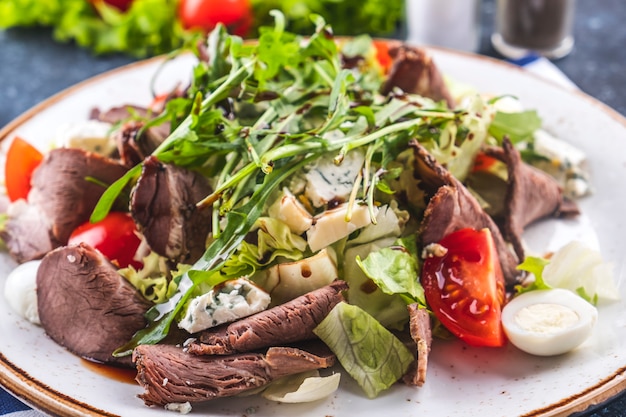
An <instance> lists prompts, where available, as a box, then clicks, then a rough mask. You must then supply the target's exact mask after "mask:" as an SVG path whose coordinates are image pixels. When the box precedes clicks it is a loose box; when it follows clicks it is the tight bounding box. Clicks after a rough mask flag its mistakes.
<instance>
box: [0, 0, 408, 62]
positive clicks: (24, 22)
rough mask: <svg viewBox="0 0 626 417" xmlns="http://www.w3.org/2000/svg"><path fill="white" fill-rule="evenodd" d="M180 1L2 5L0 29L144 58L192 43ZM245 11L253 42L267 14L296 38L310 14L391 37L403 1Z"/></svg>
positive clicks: (38, 0)
mask: <svg viewBox="0 0 626 417" xmlns="http://www.w3.org/2000/svg"><path fill="white" fill-rule="evenodd" d="M179 1H180V0H129V1H128V3H130V5H129V7H128V9H127V10H126V11H121V10H119V9H118V8H116V7H114V6H111V5H110V4H109V3H114V2H112V1H110V0H109V1H106V0H2V1H0V29H7V28H13V27H35V26H39V27H50V28H52V35H53V37H54V39H55V40H57V41H59V42H70V41H73V42H75V43H76V44H77V45H79V46H81V47H85V48H89V49H91V50H92V51H93V52H94V53H96V54H106V53H120V52H121V53H125V54H129V55H132V56H135V57H146V56H151V55H158V54H163V53H167V52H169V51H172V50H174V49H176V48H179V47H181V46H183V45H185V44H186V43H188V42H193V40H194V39H195V36H194V35H195V33H193V32H192V31H188V30H185V29H184V27H183V25H182V24H181V21H180V18H179V16H178V14H179V12H178V6H179ZM222 7H228V6H227V5H224V6H222ZM250 9H251V10H250V13H251V15H252V29H251V30H250V33H249V34H248V37H250V38H254V37H257V36H258V28H259V27H261V26H265V25H268V24H270V25H271V24H272V22H273V19H272V17H271V16H270V14H269V11H270V10H272V9H277V10H280V11H281V12H282V13H283V14H284V15H285V17H286V20H287V23H286V25H287V27H286V28H287V30H290V31H292V32H295V33H310V32H311V30H312V28H313V27H314V23H313V22H312V21H311V19H310V17H309V16H310V15H311V14H318V15H321V16H324V18H325V19H326V21H327V22H328V23H330V24H331V25H332V27H333V30H334V32H335V35H356V34H360V33H368V34H370V35H374V36H393V35H394V33H396V32H397V31H398V29H399V28H400V25H401V23H402V21H403V19H404V2H403V1H402V0H387V1H384V2H383V1H382V0H365V1H361V0H289V1H277V0H270V1H265V0H250ZM348 16H349V17H350V18H349V19H348V18H347V17H348Z"/></svg>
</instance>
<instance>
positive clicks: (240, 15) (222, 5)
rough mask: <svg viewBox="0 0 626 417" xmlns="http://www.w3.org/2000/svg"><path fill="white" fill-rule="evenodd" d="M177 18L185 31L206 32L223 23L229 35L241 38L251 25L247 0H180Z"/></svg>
mask: <svg viewBox="0 0 626 417" xmlns="http://www.w3.org/2000/svg"><path fill="white" fill-rule="evenodd" d="M178 17H179V18H180V21H181V22H182V24H183V26H184V27H185V29H200V30H202V31H204V32H208V31H210V30H212V29H213V28H214V27H215V26H216V25H217V24H218V23H223V24H224V25H225V26H226V27H227V28H228V31H229V33H231V34H234V35H238V36H242V37H243V36H246V35H247V34H248V32H249V30H250V27H251V25H252V12H251V7H250V3H249V1H248V0H181V2H180V5H179V8H178Z"/></svg>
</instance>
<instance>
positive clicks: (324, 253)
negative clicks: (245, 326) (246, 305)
mask: <svg viewBox="0 0 626 417" xmlns="http://www.w3.org/2000/svg"><path fill="white" fill-rule="evenodd" d="M266 273H267V275H266V281H265V284H264V285H263V286H264V288H265V289H266V290H267V291H269V293H270V294H271V296H272V303H273V304H282V303H284V302H287V301H289V300H293V299H294V298H296V297H298V296H300V295H303V294H306V293H308V292H310V291H313V290H316V289H318V288H321V287H323V286H325V285H328V284H330V283H331V282H333V281H334V280H336V279H337V278H338V277H339V272H338V271H337V261H336V259H335V253H334V252H333V250H332V249H331V248H325V249H322V250H321V251H319V252H318V253H316V254H315V255H313V256H311V257H310V258H305V259H301V260H299V261H295V262H286V263H282V264H278V265H274V266H272V267H271V268H269V269H268V270H267V272H266Z"/></svg>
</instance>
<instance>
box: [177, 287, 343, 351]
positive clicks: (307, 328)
mask: <svg viewBox="0 0 626 417" xmlns="http://www.w3.org/2000/svg"><path fill="white" fill-rule="evenodd" d="M346 289H348V284H346V283H345V282H344V281H335V282H333V283H331V284H330V285H327V286H325V287H322V288H320V289H317V290H314V291H311V292H309V293H307V294H304V295H302V296H300V297H298V298H295V299H293V300H291V301H289V302H287V303H285V304H281V305H279V306H276V307H273V308H271V309H269V310H265V311H262V312H260V313H257V314H253V315H252V316H248V317H246V318H244V319H241V320H238V321H236V322H234V323H231V324H228V325H224V326H220V327H217V328H215V329H209V330H205V331H204V332H202V333H200V335H199V337H198V339H195V340H193V341H191V342H190V343H189V344H188V345H187V350H188V351H189V352H191V353H194V354H198V355H228V354H231V353H236V352H250V351H253V350H256V349H260V348H264V347H268V346H277V345H279V344H284V343H292V342H298V341H302V340H308V339H313V338H315V335H314V334H313V329H314V328H315V327H317V325H318V324H319V323H320V322H321V321H322V320H323V319H324V318H325V317H326V316H327V315H328V312H330V310H332V308H333V307H334V306H335V305H337V304H338V303H339V302H340V301H343V296H342V294H341V292H342V291H344V290H346Z"/></svg>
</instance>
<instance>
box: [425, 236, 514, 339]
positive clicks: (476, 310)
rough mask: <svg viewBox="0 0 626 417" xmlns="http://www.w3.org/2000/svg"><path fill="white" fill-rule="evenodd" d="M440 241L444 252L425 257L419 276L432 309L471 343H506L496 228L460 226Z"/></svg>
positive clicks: (444, 323)
mask: <svg viewBox="0 0 626 417" xmlns="http://www.w3.org/2000/svg"><path fill="white" fill-rule="evenodd" d="M439 245H441V246H442V247H443V248H445V249H446V250H445V251H442V252H445V254H443V253H441V254H439V253H435V254H433V255H432V256H430V257H428V258H426V259H425V260H424V265H423V267H422V272H421V277H420V280H421V283H422V286H423V287H424V292H425V296H426V301H427V302H428V304H429V306H430V308H431V310H432V311H433V313H434V314H435V316H436V317H437V318H438V319H439V321H440V322H441V324H443V325H444V326H445V327H446V328H447V329H448V330H449V331H450V332H451V333H452V334H454V335H455V336H457V337H458V338H460V339H461V340H463V341H465V342H466V343H468V344H470V345H473V346H493V347H497V346H503V345H504V343H505V341H506V339H505V336H504V331H503V329H502V324H501V320H500V317H501V311H502V305H503V304H504V297H505V292H504V277H503V275H502V269H501V267H500V261H499V259H498V253H497V251H496V247H495V244H494V241H493V237H492V236H491V232H490V231H489V229H482V230H474V229H461V230H458V231H456V232H453V233H450V234H449V235H447V236H445V237H444V238H443V239H442V240H441V241H440V242H439ZM435 252H436V251H435ZM438 255H440V256H438Z"/></svg>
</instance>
